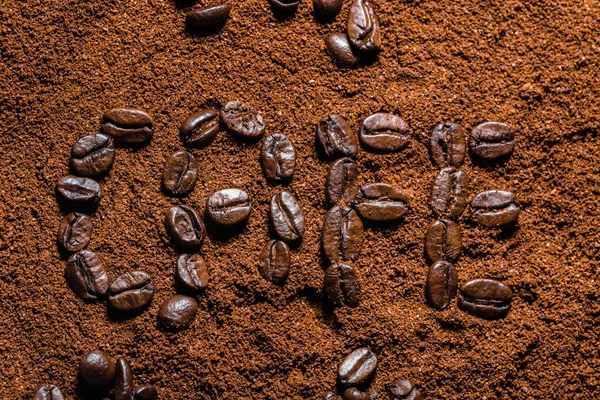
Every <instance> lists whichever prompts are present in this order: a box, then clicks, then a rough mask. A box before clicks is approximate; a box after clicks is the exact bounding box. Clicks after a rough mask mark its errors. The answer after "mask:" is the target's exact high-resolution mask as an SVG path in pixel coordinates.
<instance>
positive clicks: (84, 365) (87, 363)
mask: <svg viewBox="0 0 600 400" xmlns="http://www.w3.org/2000/svg"><path fill="white" fill-rule="evenodd" d="M79 376H81V378H82V379H83V380H84V381H85V382H87V383H88V384H89V385H91V386H93V387H94V388H96V389H104V388H108V387H109V386H110V385H112V383H113V381H114V380H115V363H114V362H113V361H112V360H111V359H110V358H108V356H107V355H106V353H104V352H103V351H101V350H93V351H90V352H89V353H87V354H86V355H84V356H83V357H82V358H81V360H80V361H79Z"/></svg>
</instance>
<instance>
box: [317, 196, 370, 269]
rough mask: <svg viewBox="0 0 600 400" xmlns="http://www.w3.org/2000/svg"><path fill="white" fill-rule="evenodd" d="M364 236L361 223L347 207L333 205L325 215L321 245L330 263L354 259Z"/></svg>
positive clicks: (356, 215)
mask: <svg viewBox="0 0 600 400" xmlns="http://www.w3.org/2000/svg"><path fill="white" fill-rule="evenodd" d="M363 237H364V229H363V223H362V221H361V220H360V218H359V217H358V214H357V213H356V212H355V211H354V210H353V209H351V208H349V207H344V206H335V207H333V208H332V209H331V210H329V212H328V213H327V215H326V216H325V222H324V223H323V232H322V235H321V247H322V248H323V253H324V254H325V257H326V258H327V260H328V261H329V262H331V263H337V262H339V261H350V260H354V259H355V258H356V257H357V256H358V254H359V253H360V249H361V247H362V242H363Z"/></svg>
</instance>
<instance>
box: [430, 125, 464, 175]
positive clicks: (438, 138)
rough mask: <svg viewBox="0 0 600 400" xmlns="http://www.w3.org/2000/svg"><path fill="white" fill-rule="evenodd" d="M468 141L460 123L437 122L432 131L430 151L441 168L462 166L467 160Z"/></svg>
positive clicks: (435, 162) (432, 157)
mask: <svg viewBox="0 0 600 400" xmlns="http://www.w3.org/2000/svg"><path fill="white" fill-rule="evenodd" d="M466 150H467V141H466V139H465V135H464V134H463V132H462V129H461V127H460V125H458V124H450V123H446V124H437V125H436V126H435V127H434V128H433V132H432V133H431V142H430V146H429V151H430V153H431V159H432V160H433V163H434V164H435V165H436V166H437V167H439V168H447V167H456V168H458V167H460V166H461V165H462V163H463V162H464V161H465V153H466Z"/></svg>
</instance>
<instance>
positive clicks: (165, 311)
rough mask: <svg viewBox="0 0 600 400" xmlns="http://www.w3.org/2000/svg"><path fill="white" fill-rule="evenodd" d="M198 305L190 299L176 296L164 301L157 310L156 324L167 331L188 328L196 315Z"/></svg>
mask: <svg viewBox="0 0 600 400" xmlns="http://www.w3.org/2000/svg"><path fill="white" fill-rule="evenodd" d="M197 312H198V303H196V300H194V299H193V298H192V297H188V296H182V295H180V294H176V295H175V296H171V297H169V298H168V299H167V300H165V301H164V302H163V303H162V304H161V305H160V308H159V309H158V323H159V324H160V325H161V326H162V327H163V328H165V329H168V330H181V329H185V328H187V327H189V326H190V325H191V324H192V322H194V318H196V313H197Z"/></svg>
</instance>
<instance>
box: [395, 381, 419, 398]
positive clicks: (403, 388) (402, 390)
mask: <svg viewBox="0 0 600 400" xmlns="http://www.w3.org/2000/svg"><path fill="white" fill-rule="evenodd" d="M389 389H390V393H391V400H422V399H423V396H421V393H420V392H419V389H417V388H416V387H415V386H414V385H413V384H412V383H411V382H410V381H409V380H408V379H396V380H394V381H393V382H392V383H391V384H390V385H389Z"/></svg>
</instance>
